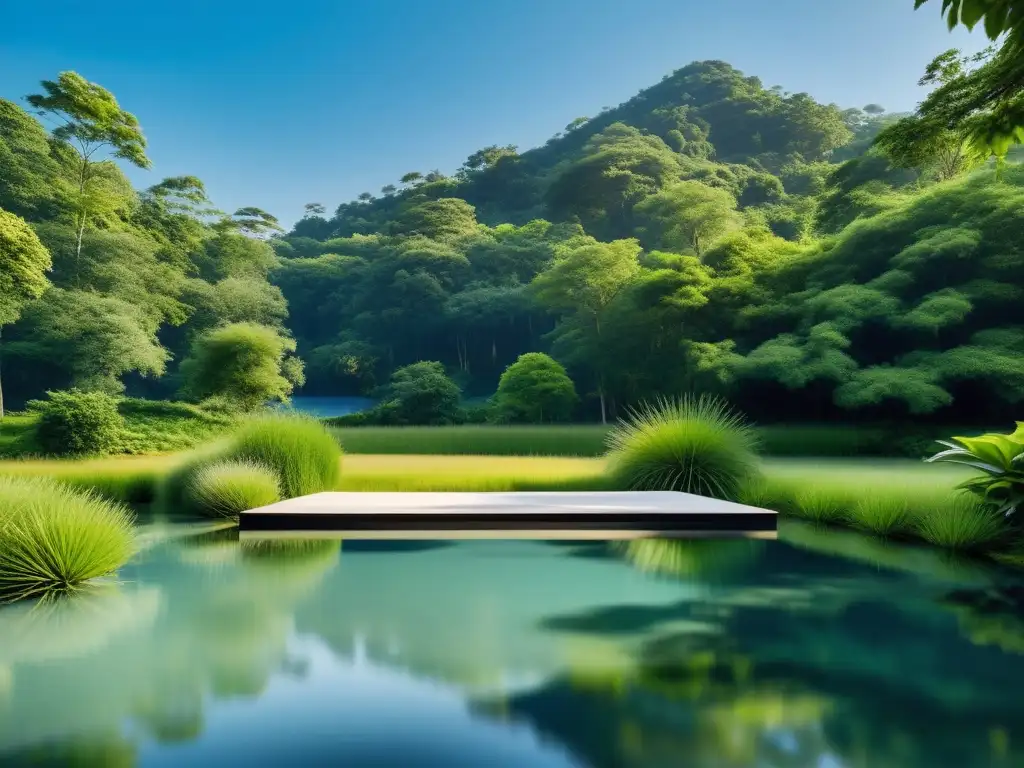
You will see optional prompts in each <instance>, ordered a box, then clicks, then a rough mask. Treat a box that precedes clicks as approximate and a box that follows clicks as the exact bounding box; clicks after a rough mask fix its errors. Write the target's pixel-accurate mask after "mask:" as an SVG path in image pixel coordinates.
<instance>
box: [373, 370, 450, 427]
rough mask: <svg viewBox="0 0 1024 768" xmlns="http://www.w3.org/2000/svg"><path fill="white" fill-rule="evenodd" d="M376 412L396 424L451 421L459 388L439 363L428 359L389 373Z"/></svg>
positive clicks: (437, 423) (435, 423)
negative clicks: (382, 396)
mask: <svg viewBox="0 0 1024 768" xmlns="http://www.w3.org/2000/svg"><path fill="white" fill-rule="evenodd" d="M384 395H385V396H384V401H383V402H382V403H381V404H380V405H379V406H378V407H377V413H378V414H379V415H380V416H381V417H383V419H384V420H385V421H386V422H388V423H395V424H429V425H441V424H454V423H455V422H456V421H457V420H458V416H459V399H460V398H461V396H462V393H461V392H460V391H459V387H458V386H457V385H456V384H455V382H453V381H452V380H451V379H450V378H448V376H447V374H445V372H444V366H443V365H441V363H438V362H433V361H427V362H419V363H413V364H412V365H407V366H405V367H403V368H399V369H398V370H396V371H395V372H394V373H393V374H392V375H391V383H390V384H389V385H388V387H387V388H386V390H385V393H384Z"/></svg>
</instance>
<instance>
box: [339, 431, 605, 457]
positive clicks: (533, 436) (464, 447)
mask: <svg viewBox="0 0 1024 768" xmlns="http://www.w3.org/2000/svg"><path fill="white" fill-rule="evenodd" d="M331 431H332V433H334V434H335V435H336V436H337V439H338V440H339V442H340V443H341V445H342V447H343V448H344V449H345V453H346V454H349V455H351V454H354V453H368V454H374V455H381V454H416V455H445V456H463V455H476V456H600V455H602V454H603V453H604V452H605V437H606V436H607V434H608V428H607V427H602V426H600V425H580V426H484V425H479V426H478V425H468V426H459V427H332V428H331Z"/></svg>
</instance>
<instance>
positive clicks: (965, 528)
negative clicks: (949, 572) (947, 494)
mask: <svg viewBox="0 0 1024 768" xmlns="http://www.w3.org/2000/svg"><path fill="white" fill-rule="evenodd" d="M1006 529H1007V526H1006V523H1005V521H1004V518H1002V517H1001V516H1000V515H999V514H996V513H993V510H992V509H991V508H989V507H988V506H987V505H985V504H983V503H982V502H981V501H979V500H978V499H977V498H975V497H973V496H970V495H968V494H963V493H961V494H958V495H957V496H955V497H954V498H952V499H951V500H950V501H949V503H947V504H940V505H936V506H935V507H934V508H933V509H931V510H929V511H927V512H925V513H924V514H922V515H921V516H920V518H919V519H918V521H917V532H918V534H919V535H920V536H921V538H922V539H924V540H925V541H927V542H928V543H929V544H934V545H936V546H938V547H945V548H947V549H955V550H965V551H968V550H975V549H983V548H985V547H986V546H988V545H990V544H992V543H994V542H995V541H997V540H998V539H999V538H1000V537H1002V536H1003V535H1004V534H1005V533H1006Z"/></svg>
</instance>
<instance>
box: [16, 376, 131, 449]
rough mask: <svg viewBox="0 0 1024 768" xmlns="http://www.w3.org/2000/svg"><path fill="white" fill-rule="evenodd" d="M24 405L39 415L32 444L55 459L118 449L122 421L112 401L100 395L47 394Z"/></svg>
mask: <svg viewBox="0 0 1024 768" xmlns="http://www.w3.org/2000/svg"><path fill="white" fill-rule="evenodd" d="M46 395H47V398H48V399H47V400H33V401H31V402H30V403H29V404H28V406H29V408H30V409H31V410H33V411H37V412H38V413H39V418H38V420H37V421H36V423H35V428H34V429H33V432H32V441H33V443H34V444H35V445H36V447H37V448H38V449H39V450H40V451H42V452H43V453H48V454H52V455H55V456H78V455H85V454H104V453H114V452H115V451H118V450H119V449H120V448H121V441H122V439H123V437H124V429H125V421H124V418H123V417H122V416H121V414H120V412H119V411H118V401H117V399H116V398H113V397H111V396H110V395H107V394H104V393H103V392H79V391H78V390H74V389H73V390H70V391H68V392H47V393H46Z"/></svg>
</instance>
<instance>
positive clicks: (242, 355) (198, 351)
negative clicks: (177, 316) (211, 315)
mask: <svg viewBox="0 0 1024 768" xmlns="http://www.w3.org/2000/svg"><path fill="white" fill-rule="evenodd" d="M294 351H295V342H294V341H293V340H292V339H289V338H286V337H285V336H282V335H281V334H280V333H279V332H278V331H277V330H275V329H274V328H269V327H267V326H264V325H256V324H255V323H232V324H230V325H224V326H221V327H219V328H215V329H213V330H212V331H208V332H206V333H204V334H202V335H201V336H200V337H199V338H197V339H196V341H195V343H194V344H193V345H192V352H191V354H190V355H189V356H188V357H187V358H186V359H185V360H184V361H182V363H181V375H182V379H183V381H184V387H183V392H184V394H186V395H187V396H189V397H191V398H193V399H196V400H205V399H206V398H209V397H215V396H219V397H223V398H226V399H228V400H231V401H233V402H235V403H237V404H238V405H239V406H240V407H241V408H243V409H245V410H252V409H254V408H258V407H259V406H261V405H263V404H264V403H266V402H268V401H273V400H281V401H287V400H288V396H289V395H290V394H291V392H292V389H293V388H294V387H295V386H296V385H301V384H302V383H303V378H302V367H301V361H299V360H298V358H295V357H294V356H291V355H290V354H289V353H292V352H294Z"/></svg>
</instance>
